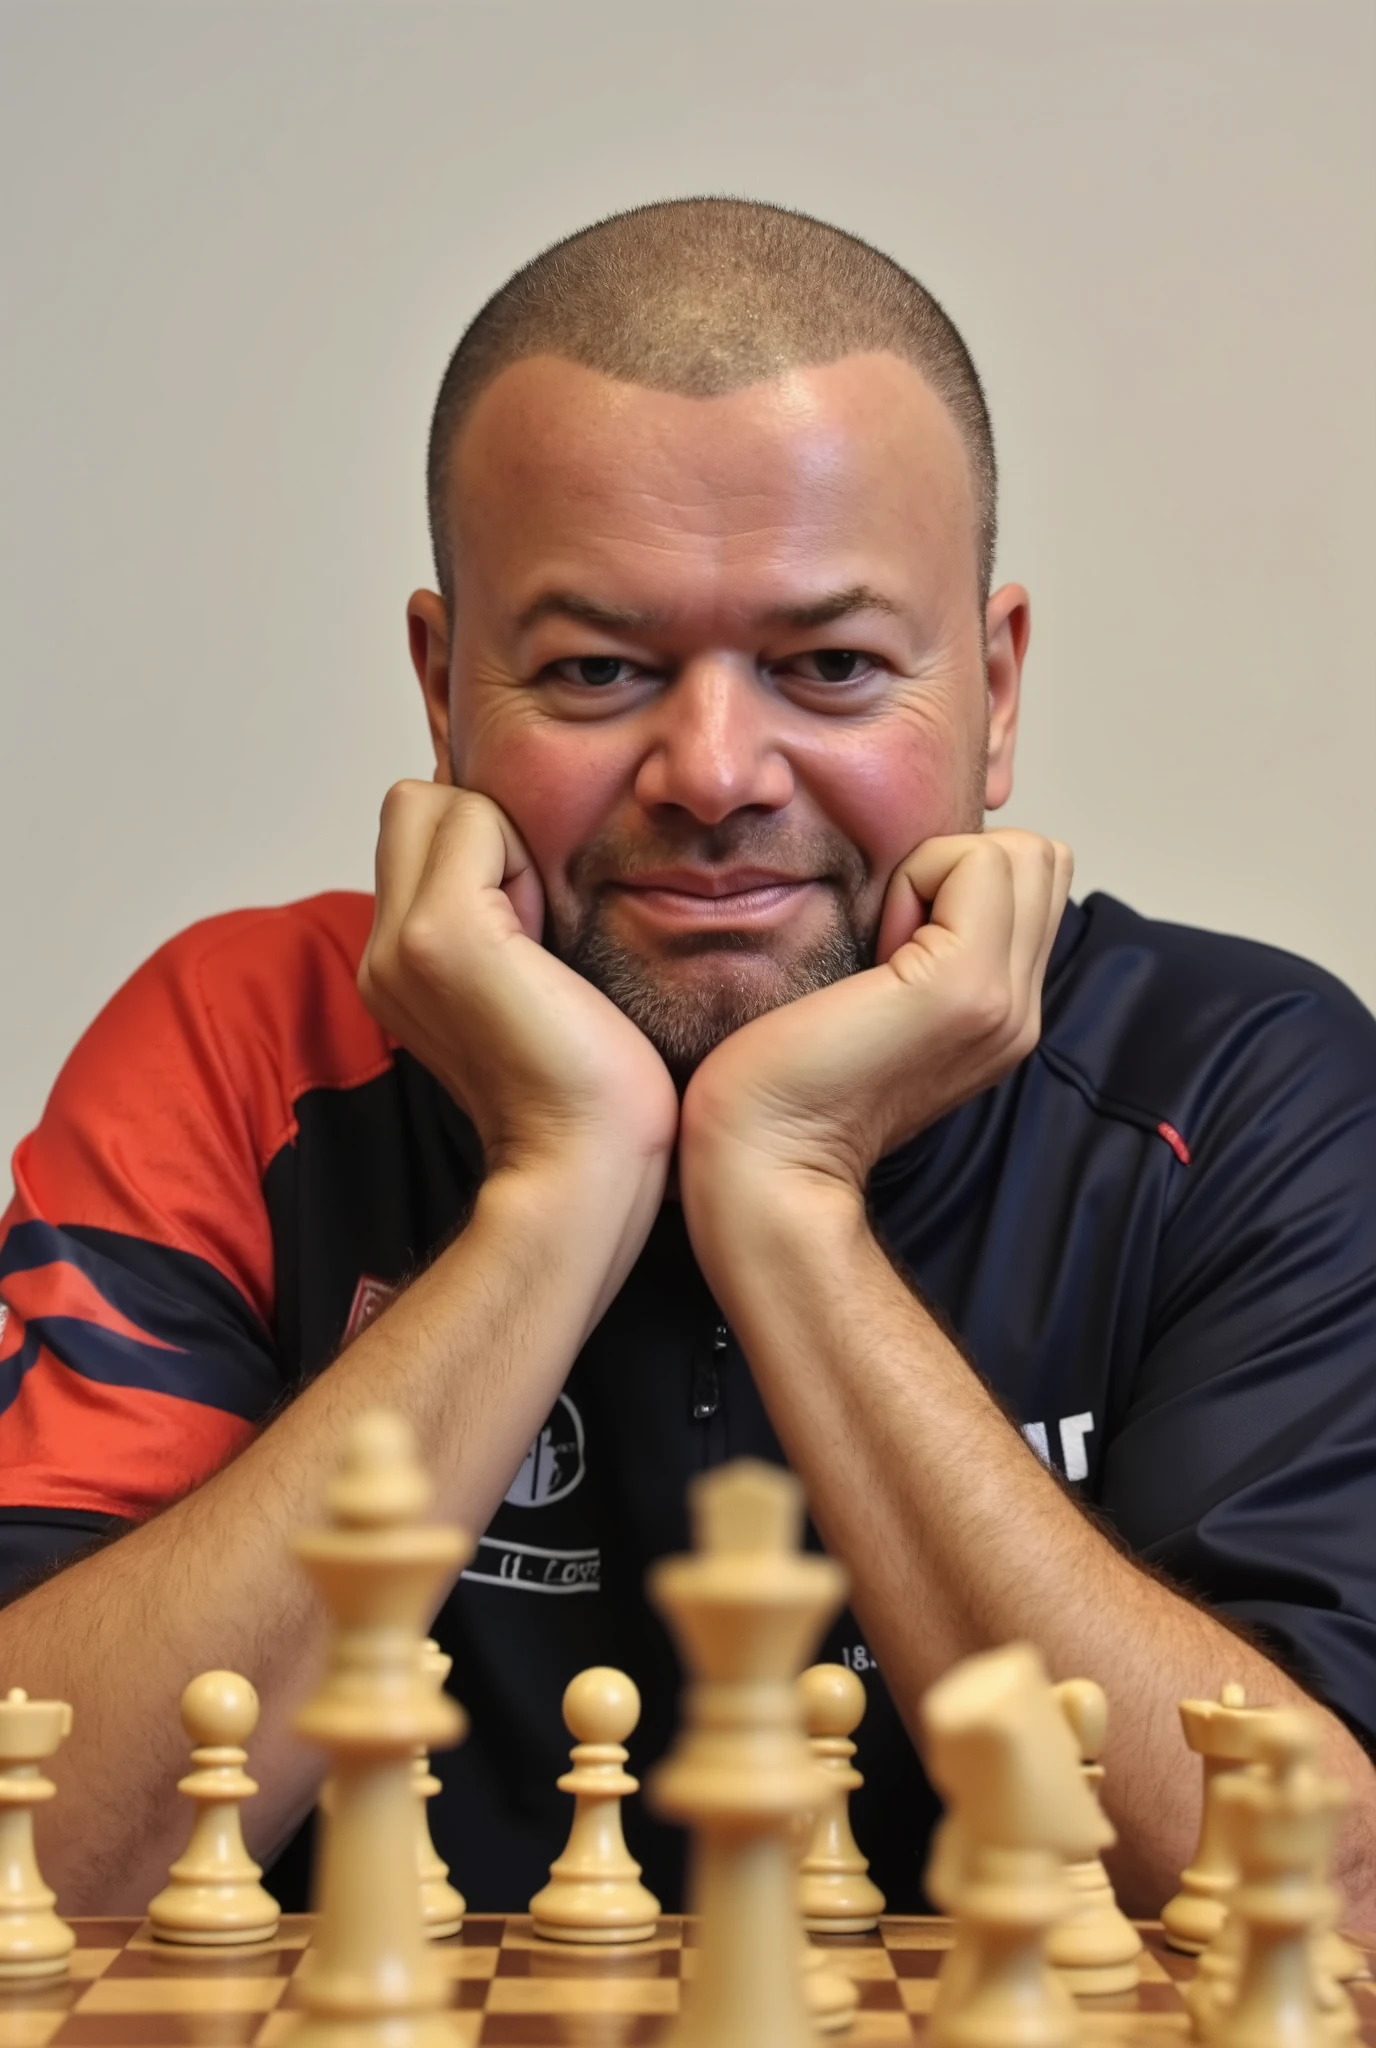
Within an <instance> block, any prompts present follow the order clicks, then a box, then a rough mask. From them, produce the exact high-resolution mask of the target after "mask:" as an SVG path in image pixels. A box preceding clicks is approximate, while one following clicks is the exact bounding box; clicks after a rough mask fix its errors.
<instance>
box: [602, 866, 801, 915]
mask: <svg viewBox="0 0 1376 2048" xmlns="http://www.w3.org/2000/svg"><path fill="white" fill-rule="evenodd" d="M819 886H820V885H819V883H818V881H817V879H816V877H815V876H812V875H786V874H779V873H778V872H776V871H775V870H772V869H768V868H662V869H656V870H653V871H651V872H648V873H645V874H637V875H636V876H634V877H633V878H631V879H628V880H624V881H615V882H612V883H610V884H609V888H610V891H611V893H613V894H614V895H615V896H616V897H617V898H618V899H619V900H620V901H621V902H623V903H625V904H626V905H627V906H628V907H629V908H630V909H631V910H632V911H633V913H634V914H635V915H636V916H638V917H642V918H645V919H647V920H648V921H649V922H650V923H652V924H658V925H665V926H673V927H675V928H676V929H679V930H682V929H684V928H685V927H689V926H694V925H696V926H698V927H700V928H715V929H718V930H721V929H723V928H728V927H729V928H730V929H733V930H740V929H744V928H748V927H751V928H753V927H758V928H763V927H767V926H769V925H772V924H777V923H781V922H782V921H783V920H784V919H786V918H787V917H788V916H789V915H790V914H791V913H792V912H793V911H794V910H796V909H797V908H798V906H799V905H800V904H801V903H802V902H803V901H804V900H805V898H807V897H808V896H809V895H811V893H812V892H813V891H814V890H816V889H817V888H818V887H819Z"/></svg>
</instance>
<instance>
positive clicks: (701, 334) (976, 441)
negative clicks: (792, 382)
mask: <svg viewBox="0 0 1376 2048" xmlns="http://www.w3.org/2000/svg"><path fill="white" fill-rule="evenodd" d="M885 350H886V351H888V352H890V353H891V354H893V355H896V356H899V357H901V358H902V359H903V360H905V361H906V362H909V363H911V364H912V365H913V366H914V367H915V368H916V369H917V370H918V371H919V372H920V373H921V375H922V376H923V377H924V378H925V379H926V381H927V383H928V384H930V386H931V387H932V389H933V390H934V391H935V392H936V394H937V396H938V397H939V398H940V399H941V401H942V403H943V404H944V405H945V406H946V408H947V410H948V411H949V412H950V414H951V417H952V419H953V420H954V421H955V424H956V427H957V429H958V431H959V433H960V436H961V440H962V442H963V444H964V448H965V452H966V457H967V460H968V462H969V467H970V478H971V486H972V497H973V500H974V505H975V514H976V519H975V526H976V531H975V535H974V544H975V547H976V550H977V557H978V575H979V594H980V603H981V607H982V606H983V604H984V602H985V600H986V599H987V597H988V594H989V585H990V581H991V578H992V574H993V561H994V539H995V498H996V482H997V476H996V470H995V464H994V441H993V434H992V431H991V429H990V424H989V413H988V409H987V407H986V405H985V402H984V393H983V390H982V389H981V386H980V381H979V377H978V375H977V374H976V371H975V366H974V364H973V362H972V361H971V360H970V355H969V352H968V350H967V349H966V347H965V344H964V342H963V341H962V340H961V338H960V335H959V333H958V332H957V331H956V328H955V326H954V325H953V323H952V322H951V320H950V319H949V318H948V317H947V315H946V314H945V313H944V312H943V311H942V309H941V307H940V306H939V305H938V304H937V302H936V300H935V299H934V298H933V297H932V295H931V293H930V292H928V291H926V290H924V288H923V287H922V286H921V285H920V284H919V283H918V282H917V280H916V279H915V278H913V277H910V276H909V275H908V273H907V271H906V270H903V269H901V268H900V267H899V265H898V264H896V263H894V262H893V261H892V260H891V259H890V258H889V257H887V256H883V255H881V254H880V253H879V251H878V250H877V249H872V248H871V247H870V246H869V244H868V243H867V242H862V241H860V240H859V239H858V237H856V236H854V235H848V234H845V233H843V231H842V230H841V229H840V228H834V227H829V226H828V225H827V224H826V223H825V222H824V221H819V220H813V219H812V218H811V217H810V216H809V215H807V214H801V213H790V212H788V211H787V210H786V209H785V208H783V207H779V206H766V205H761V204H759V203H757V202H755V201H750V200H742V199H673V200H665V201H663V202H661V203H659V204H657V205H653V206H640V207H636V208H635V209H634V210H633V211H631V212H629V213H619V214H614V215H613V216H612V217H611V218H610V219H609V220H604V221H599V222H598V223H597V224H596V226H594V227H590V228H584V229H582V230H581V232H579V233H578V234H575V235H570V236H569V237H568V238H567V239H566V240H564V241H562V242H556V243H555V244H554V246H553V247H552V248H550V249H546V250H545V251H544V253H543V254H542V255H540V256H537V257H536V258H535V259H534V261H533V262H531V263H528V264H526V266H525V267H524V269H522V270H518V271H517V272H516V274H515V276H514V277H512V278H510V279H508V281H507V283H506V284H504V285H503V286H502V288H501V290H500V291H498V292H496V293H494V295H493V297H492V298H490V299H489V300H488V302H487V304H486V305H485V306H484V307H483V309H482V311H481V312H480V313H479V314H478V316H477V318H476V319H475V320H474V321H473V322H472V324H471V326H470V327H469V328H468V331H467V332H466V334H465V335H464V337H463V339H462V340H461V341H460V343H459V345H458V347H457V348H456V349H455V351H454V354H453V356H452V357H451V358H450V362H449V367H448V369H447V370H446V372H445V375H444V381H443V383H442V384H441V386H440V393H439V398H438V400H437V402H436V405H435V413H434V419H433V422H432V425H431V430H430V454H429V467H428V488H429V505H430V534H431V540H432V544H433V546H434V551H435V573H436V576H437V577H438V579H439V587H440V590H441V592H442V594H443V596H444V599H445V603H446V605H448V606H451V607H452V600H453V582H454V579H453V566H452V564H453V554H452V550H453V536H452V533H451V531H450V515H449V484H450V460H451V456H452V453H453V449H454V445H455V442H456V440H457V439H458V436H459V433H460V431H461V429H462V427H463V424H464V422H465V420H466V419H467V417H468V415H469V413H470V411H471V410H472V407H473V405H474V403H475V402H476V400H477V399H478V397H479V396H480V395H481V393H482V392H483V391H484V390H486V388H487V386H488V385H489V384H491V383H492V382H493V380H494V379H495V378H496V377H498V376H499V375H500V374H501V372H502V371H503V370H505V369H506V368H508V367H509V366H510V365H511V364H513V363H517V362H520V361H522V360H523V359H525V358H527V357H532V356H557V357H562V358H563V359H564V360H566V361H568V362H573V363H579V364H581V365H583V367H585V368H586V369H590V370H596V371H599V372H600V373H601V374H602V375H603V376H606V377H614V378H617V379H619V380H620V381H621V382H623V383H627V384H638V385H642V386H645V387H647V388H648V389H651V390H658V391H671V392H675V393H678V394H679V395H681V396H683V397H688V398H712V397H717V396H719V395H720V394H722V393H724V392H729V391H736V390H739V389H741V388H742V387H744V386H746V385H750V384H757V383H760V382H761V381H763V380H765V379H767V378H771V377H777V376H779V375H781V374H782V373H783V372H785V371H787V370H792V369H799V368H806V367H811V366H813V365H817V364H823V363H832V362H837V361H839V360H840V359H841V358H842V357H844V356H850V355H856V354H862V353H868V352H874V351H885Z"/></svg>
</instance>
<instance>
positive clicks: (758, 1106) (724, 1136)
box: [679, 831, 1072, 1282]
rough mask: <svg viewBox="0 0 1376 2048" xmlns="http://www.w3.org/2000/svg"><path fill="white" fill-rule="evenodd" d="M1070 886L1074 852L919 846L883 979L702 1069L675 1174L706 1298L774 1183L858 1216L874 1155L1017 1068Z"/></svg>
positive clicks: (1007, 838) (808, 1002) (1005, 836)
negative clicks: (830, 1193)
mask: <svg viewBox="0 0 1376 2048" xmlns="http://www.w3.org/2000/svg"><path fill="white" fill-rule="evenodd" d="M1071 871H1072V860H1071V855H1070V851H1069V848H1068V847H1065V846H1062V845H1060V844H1059V843H1058V842H1057V841H1055V840H1050V839H1042V838H1039V837H1037V836H1036V835H1035V834H1033V833H1030V832H1019V831H1003V832H985V833H970V834H963V835H960V836H957V837H951V838H944V839H929V840H927V841H925V842H924V844H923V845H921V846H919V847H918V848H917V849H916V851H915V852H914V853H911V854H910V855H909V856H908V858H907V859H906V860H905V861H904V862H903V863H902V864H901V865H900V866H899V868H898V869H897V871H896V872H895V874H894V875H893V877H892V879H891V881H890V884H889V888H888V891H887V894H886V897H885V901H884V908H883V912H882V916H881V920H880V927H879V937H878V945H877V957H878V963H879V964H878V965H877V966H875V967H872V968H869V969H868V970H866V971H865V972H863V973H861V974H856V975H853V976H851V977H850V978H849V979H847V980H845V981H840V982H837V983H835V984H833V985H832V986H831V987H830V988H825V989H821V990H819V991H818V992H817V993H816V994H813V995H807V996H804V997H802V998H801V999H800V1000H799V1001H798V1002H795V1003H790V1004H788V1005H786V1006H785V1007H784V1008H782V1009H778V1010H773V1011H770V1012H769V1013H768V1015H766V1016H763V1017H758V1018H756V1019H755V1020H754V1022H752V1023H750V1024H747V1025H746V1026H745V1027H744V1028H743V1029H742V1030H740V1031H737V1032H735V1033H733V1034H732V1036H731V1037H730V1038H728V1039H725V1040H724V1041H723V1042H722V1044H721V1045H719V1046H718V1047H717V1048H716V1050H715V1051H714V1052H712V1053H711V1054H710V1055H709V1057H708V1058H707V1059H706V1060H704V1062H703V1064H702V1065H701V1066H700V1067H699V1069H698V1071H697V1073H696V1074H695V1075H694V1076H693V1079H692V1082H691V1083H690V1085H689V1088H688V1091H687V1094H686V1096H685V1098H684V1104H683V1114H682V1120H681V1129H680V1158H679V1173H680V1185H681V1187H682V1191H683V1201H684V1207H685V1213H686V1215H687V1220H688V1226H689V1229H690V1231H691V1233H692V1235H693V1242H694V1246H695V1248H696V1249H697V1252H698V1257H699V1261H700V1262H701V1263H702V1264H703V1267H704V1270H705V1271H706V1272H707V1277H708V1279H709V1282H710V1281H711V1280H712V1273H713V1267H714V1265H715V1264H716V1262H717V1261H718V1260H719V1259H722V1258H729V1256H730V1251H731V1241H732V1237H733V1235H734V1233H735V1231H736V1228H737V1224H738V1222H739V1220H740V1219H741V1217H743V1216H744V1215H745V1214H746V1213H747V1212H748V1210H749V1207H750V1205H751V1204H757V1203H758V1202H759V1201H760V1200H761V1199H766V1200H767V1199H770V1198H771V1196H770V1194H769V1193H767V1192H766V1190H771V1191H773V1192H774V1193H777V1192H779V1191H780V1190H781V1188H782V1186H783V1185H784V1183H783V1182H782V1181H781V1180H780V1176H781V1175H782V1176H785V1177H787V1178H788V1180H789V1182H790V1184H792V1185H802V1184H804V1183H810V1184H811V1185H812V1186H814V1187H815V1188H818V1189H826V1188H830V1189H832V1190H838V1189H839V1190H841V1191H842V1192H843V1193H844V1194H846V1195H847V1196H852V1197H855V1198H859V1197H860V1196H861V1195H862V1194H863V1190H864V1186H865V1182H866V1179H867V1177H868V1175H869V1172H870V1169H871V1167H872V1166H873V1165H874V1164H875V1162H876V1160H878V1159H879V1158H880V1157H882V1156H883V1154H885V1153H886V1152H891V1151H893V1150H894V1149H895V1148H896V1147H897V1146H899V1145H901V1144H903V1143H904V1141H905V1140H906V1139H908V1138H911V1137H913V1136H914V1135H915V1134H916V1133H917V1132H918V1131H920V1130H923V1129H925V1128H926V1127H927V1126H928V1125H930V1124H933V1123H935V1122H936V1121H937V1119H938V1118H939V1117H942V1116H944V1115H945V1114H946V1112H947V1111H948V1110H950V1109H954V1108H955V1107H956V1105H957V1104H959V1103H961V1102H964V1101H967V1100H968V1099H969V1097H971V1096H972V1095H976V1094H978V1093H979V1092H980V1090H981V1089H984V1088H988V1087H990V1086H992V1085H993V1083H994V1082H996V1081H998V1080H999V1079H1000V1078H1001V1077H1002V1076H1003V1075H1004V1074H1005V1073H1007V1072H1008V1071H1009V1069H1010V1068H1012V1067H1014V1066H1015V1065H1016V1064H1017V1063H1018V1062H1019V1061H1020V1060H1022V1059H1025V1058H1026V1057H1027V1055H1028V1053H1030V1052H1031V1051H1032V1049H1033V1047H1034V1046H1035V1045H1036V1043H1037V1040H1038V1037H1039V1036H1040V1032H1041V992H1042V981H1043V978H1044V976H1045V973H1046V963H1047V960H1048V958H1049V956H1050V952H1051V945H1052V941H1053V940H1054V938H1055V936H1056V930H1057V927H1058V926H1059V924H1060V921H1061V914H1062V912H1063V911H1064V909H1065V903H1066V897H1067V895H1068V893H1069V889H1070V878H1071Z"/></svg>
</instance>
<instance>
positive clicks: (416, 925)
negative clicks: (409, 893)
mask: <svg viewBox="0 0 1376 2048" xmlns="http://www.w3.org/2000/svg"><path fill="white" fill-rule="evenodd" d="M441 950H442V940H441V934H440V931H439V928H438V926H437V925H436V923H435V920H434V918H433V917H429V916H427V915H425V914H423V913H422V912H419V911H415V910H411V911H408V912H407V914H406V916H405V917H404V918H403V919H402V921H401V924H400V926H399V927H398V930H397V936H396V965H397V968H398V969H399V970H400V972H401V973H402V974H406V975H415V976H418V977H421V978H425V977H428V976H429V975H430V974H432V973H433V972H434V969H435V965H436V963H437V961H438V960H439V957H440V953H441Z"/></svg>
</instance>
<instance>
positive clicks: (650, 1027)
mask: <svg viewBox="0 0 1376 2048" xmlns="http://www.w3.org/2000/svg"><path fill="white" fill-rule="evenodd" d="M877 936H878V934H877V930H875V931H870V932H863V931H861V930H859V929H858V928H857V927H856V926H855V925H854V923H853V922H852V921H851V920H850V919H848V918H847V916H846V914H845V912H844V911H843V910H842V909H841V908H840V906H839V905H838V909H837V918H836V922H835V923H834V924H833V925H832V927H831V929H830V930H829V931H828V932H827V934H826V936H825V937H824V938H822V939H821V940H819V941H818V943H817V944H816V945H814V946H812V947H810V948H809V949H808V951H807V952H806V953H804V954H802V955H801V957H799V958H797V959H794V960H790V961H788V962H787V963H785V964H783V965H781V967H780V968H779V970H778V974H777V978H776V980H775V982H774V986H773V988H772V990H771V992H770V993H769V994H768V995H767V996H763V995H762V994H761V991H760V990H759V989H758V988H757V987H756V986H754V985H753V979H751V978H747V977H746V976H744V975H741V974H732V973H731V972H730V971H729V967H730V960H731V955H732V954H733V953H737V954H739V953H742V952H744V951H745V950H746V949H747V948H749V949H750V950H751V951H754V950H755V947H756V945H757V943H758V942H757V941H756V940H755V939H753V938H750V937H749V936H747V935H746V934H744V933H722V934H721V935H720V936H719V937H717V938H715V939H714V940H712V941H711V942H709V944H707V945H705V946H704V945H701V944H699V945H698V946H696V947H695V948H694V951H693V955H692V956H691V957H693V958H701V955H702V953H703V952H704V951H711V952H713V953H716V954H719V955H720V956H721V958H722V965H723V968H724V969H726V970H727V971H725V972H724V973H723V975H722V977H721V979H720V980H719V981H717V982H716V983H715V984H714V985H713V986H712V987H710V988H705V989H703V990H701V991H694V990H685V989H676V988H673V987H666V986H665V985H664V984H663V982H662V981H661V980H660V979H658V978H657V976H656V973H655V971H654V970H653V969H652V968H650V967H649V966H648V965H647V964H646V963H645V962H644V961H643V960H641V959H639V958H638V957H637V956H636V955H635V954H634V953H630V952H628V951H627V950H626V948H625V947H623V946H620V945H618V944H617V942H616V941H615V940H614V939H613V938H612V937H611V935H610V934H609V933H608V931H607V930H606V928H605V926H604V925H603V924H602V923H601V922H600V921H599V920H598V918H597V916H596V914H595V913H594V914H592V915H591V916H589V917H587V918H585V919H584V921H583V923H582V925H581V926H580V928H579V929H578V931H577V932H576V933H574V934H573V935H572V936H571V937H570V938H569V939H568V941H567V943H561V942H560V935H558V934H556V933H553V932H550V933H548V934H547V941H548V942H549V943H550V944H551V945H552V947H553V950H554V951H555V952H557V953H558V954H559V957H560V958H561V959H562V960H564V961H566V962H567V964H568V965H569V966H570V967H572V968H574V969H576V971H577V972H578V973H579V974H581V975H582V976H583V977H584V979H585V980H587V981H590V982H591V983H592V985H593V987H594V988H597V989H600V990H601V991H602V993H603V995H604V996H606V997H608V998H609V1000H610V1001H612V1002H613V1003H615V1004H616V1007H617V1008H618V1010H622V1011H624V1012H625V1014H626V1016H628V1017H629V1018H630V1020H631V1022H632V1023H633V1024H634V1025H635V1026H636V1028H637V1029H638V1030H640V1031H641V1032H643V1033H644V1035H645V1037H646V1038H648V1039H649V1041H650V1043H651V1045H653V1047H654V1048H655V1050H656V1052H657V1053H658V1054H659V1056H660V1058H661V1059H662V1060H663V1061H664V1064H665V1066H666V1067H667V1068H668V1069H669V1072H670V1074H671V1076H672V1077H673V1080H674V1082H675V1085H676V1086H677V1087H678V1089H679V1091H680V1093H681V1092H682V1090H683V1089H684V1088H685V1087H686V1086H687V1084H688V1081H689V1079H690V1078H691V1076H692V1075H693V1073H694V1072H695V1071H696V1069H697V1068H698V1067H699V1066H701V1064H702V1062H703V1061H704V1060H705V1059H706V1057H707V1055H708V1053H710V1052H711V1051H712V1050H713V1049H714V1048H715V1047H716V1046H718V1045H720V1044H721V1042H722V1040H723V1039H724V1038H729V1037H730V1035H731V1033H732V1032H733V1031H739V1030H740V1028H741V1026H742V1025H743V1024H749V1023H751V1022H753V1020H754V1019H755V1018H756V1017H760V1016H763V1015H764V1014H765V1013H766V1012H767V1011H769V1010H776V1009H781V1008H782V1007H783V1005H784V1004H785V1003H792V1002H796V1001H797V999H798V998H799V996H806V995H812V994H813V993H814V992H815V991H816V990H817V989H823V988H829V987H830V986H831V984H832V983H833V982H836V981H844V980H845V979H846V977H847V976H848V975H851V974H858V973H859V972H860V971H861V969H862V968H866V967H870V966H873V964H874V950H875V942H876V939H877ZM680 957H687V956H684V955H680Z"/></svg>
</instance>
